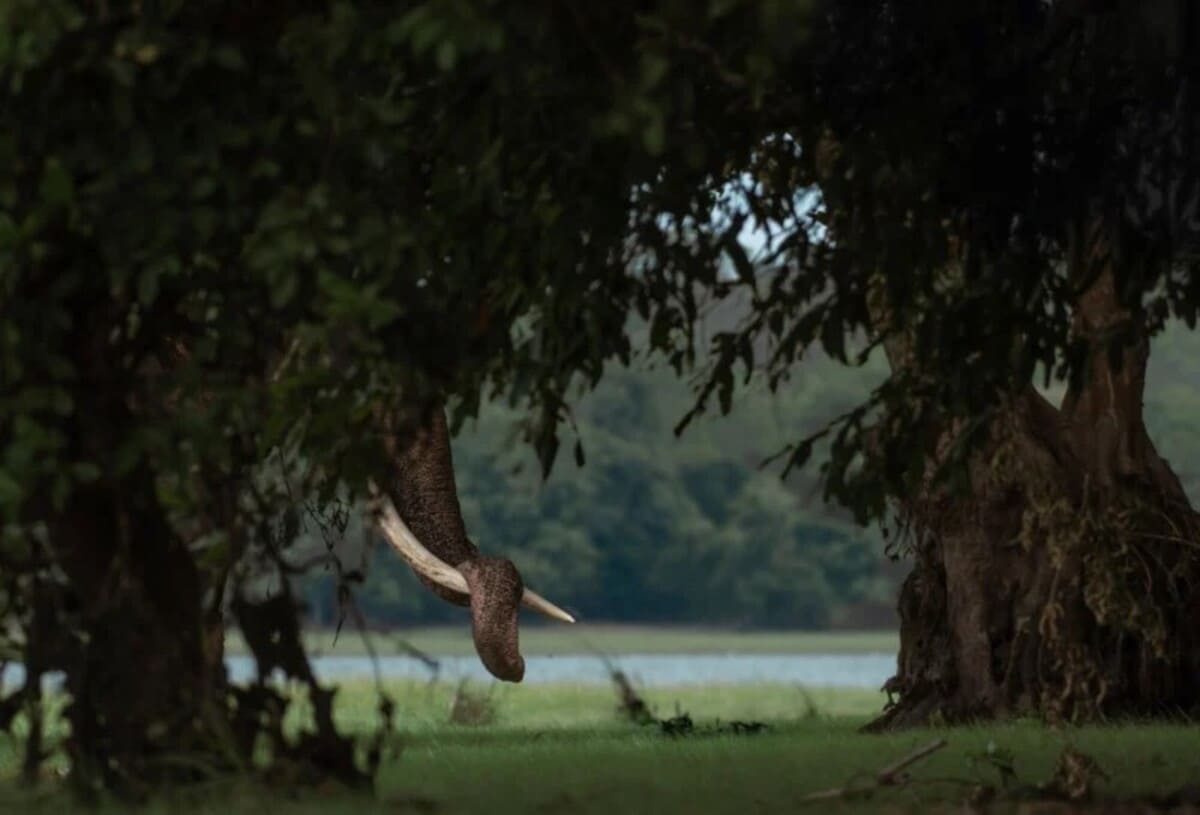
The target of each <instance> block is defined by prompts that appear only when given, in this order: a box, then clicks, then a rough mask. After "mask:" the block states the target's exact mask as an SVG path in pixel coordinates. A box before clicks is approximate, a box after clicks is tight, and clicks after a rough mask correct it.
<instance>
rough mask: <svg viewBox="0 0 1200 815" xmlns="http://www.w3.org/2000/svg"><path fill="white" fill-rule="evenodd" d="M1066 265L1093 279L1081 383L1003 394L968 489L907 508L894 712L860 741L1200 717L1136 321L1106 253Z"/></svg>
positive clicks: (1181, 532)
mask: <svg viewBox="0 0 1200 815" xmlns="http://www.w3.org/2000/svg"><path fill="white" fill-rule="evenodd" d="M1090 245H1091V246H1092V247H1095V246H1103V245H1104V244H1103V243H1102V242H1100V241H1095V240H1093V241H1092V242H1091V244H1090ZM1101 251H1106V250H1101ZM1074 265H1075V266H1076V269H1077V271H1076V275H1077V279H1082V275H1083V270H1085V269H1087V270H1093V271H1095V270H1097V269H1098V270H1099V273H1098V274H1096V275H1095V277H1094V279H1093V280H1091V282H1090V283H1089V284H1088V285H1087V286H1086V289H1085V290H1084V291H1083V293H1082V295H1081V296H1080V298H1079V300H1078V302H1077V307H1076V311H1075V317H1074V330H1075V332H1076V335H1077V336H1078V338H1079V339H1080V340H1082V341H1084V342H1086V344H1087V345H1086V348H1087V351H1086V353H1087V357H1086V372H1085V373H1086V375H1085V376H1084V377H1082V378H1081V379H1080V381H1078V382H1075V383H1072V384H1071V386H1070V387H1069V388H1068V390H1067V392H1066V395H1065V397H1064V399H1063V401H1062V404H1061V405H1060V406H1059V407H1058V408H1055V407H1054V406H1053V405H1051V404H1050V403H1049V402H1048V401H1047V400H1046V399H1045V398H1043V397H1042V396H1041V395H1040V394H1039V393H1037V391H1035V390H1034V389H1033V388H1032V387H1029V388H1028V389H1027V390H1026V391H1024V392H1023V393H1020V394H1018V395H1017V396H1015V397H1014V398H1013V399H1012V400H1011V401H1010V402H1009V403H1008V404H1007V405H1006V406H1005V408H1004V409H1003V410H1002V411H1001V412H1000V418H999V419H998V420H997V421H996V423H995V426H994V427H993V432H992V433H991V434H990V437H989V439H988V440H987V441H986V442H985V443H983V444H981V446H980V447H979V448H978V449H976V450H974V451H973V452H972V453H971V454H970V458H969V462H968V464H967V469H968V480H967V487H966V488H965V489H963V490H961V491H954V492H951V491H950V490H949V489H948V488H943V487H941V486H937V485H935V484H934V483H933V482H932V481H928V482H926V487H925V489H924V490H923V491H922V492H921V494H919V495H917V496H914V497H913V498H912V500H911V501H909V502H908V503H907V504H906V505H905V506H903V507H902V513H901V514H902V516H903V518H904V520H905V521H906V522H907V523H908V524H910V525H911V530H912V533H913V535H914V547H913V549H914V556H915V561H914V564H913V569H912V572H911V574H910V575H909V577H908V578H907V580H906V581H905V582H904V584H903V587H902V589H901V593H900V601H899V611H900V617H901V632H900V633H901V643H900V655H899V663H898V669H897V673H896V675H895V676H894V677H893V678H892V679H891V680H889V682H888V683H887V684H886V685H885V688H886V690H888V692H889V696H890V697H891V696H892V695H893V694H895V695H897V696H898V698H892V699H890V701H889V704H888V707H887V708H886V709H885V712H884V713H883V714H882V715H881V716H880V717H879V718H878V719H876V720H875V721H874V722H872V723H871V724H870V725H868V729H872V730H879V729H887V728H895V727H904V726H909V725H921V724H927V723H930V722H938V721H944V722H960V721H966V720H971V719H976V718H989V717H996V716H1007V715H1038V716H1042V717H1045V718H1048V719H1051V720H1064V719H1065V720H1082V719H1087V718H1093V717H1096V716H1100V715H1105V716H1121V715H1137V716H1163V715H1171V714H1178V713H1181V712H1195V711H1197V710H1200V682H1197V678H1198V677H1200V589H1198V581H1200V534H1198V533H1200V523H1198V519H1197V515H1196V513H1195V512H1194V511H1193V510H1192V508H1191V506H1190V504H1189V502H1188V498H1187V496H1186V494H1185V493H1184V490H1183V488H1182V486H1181V484H1180V482H1179V479H1178V478H1177V477H1176V476H1175V474H1174V472H1173V471H1172V470H1171V467H1170V465H1169V464H1168V463H1167V461H1166V460H1165V459H1164V458H1163V457H1162V456H1160V455H1159V453H1158V451H1157V450H1156V449H1155V447H1154V444H1153V443H1152V442H1151V440H1150V438H1149V435H1148V433H1147V432H1146V428H1145V424H1144V422H1143V416H1142V393H1143V389H1144V387H1145V375H1146V362H1147V358H1148V356H1149V341H1148V338H1147V334H1146V330H1145V326H1144V324H1143V322H1142V315H1141V314H1139V313H1138V312H1137V310H1136V309H1131V308H1129V307H1128V306H1126V305H1125V304H1122V303H1121V302H1120V298H1119V296H1118V292H1117V278H1116V275H1115V274H1114V268H1113V258H1112V256H1111V254H1105V255H1103V256H1092V257H1091V258H1076V259H1075V261H1074ZM1122 333H1123V334H1124V336H1125V337H1127V338H1131V339H1130V340H1129V341H1127V342H1126V343H1124V345H1123V347H1122V349H1121V351H1120V352H1116V350H1115V346H1114V345H1112V343H1111V342H1110V339H1111V338H1112V337H1114V336H1117V335H1119V334H1122ZM889 352H890V353H889V357H890V358H891V360H892V363H893V365H896V364H906V360H905V358H904V355H903V349H902V348H897V347H895V346H893V347H891V348H889ZM954 435H955V429H954V428H950V429H947V430H946V431H945V432H944V433H943V436H942V445H943V447H942V451H943V452H944V451H945V450H946V449H948V447H949V444H950V443H951V442H952V441H953V438H954ZM931 469H932V468H931Z"/></svg>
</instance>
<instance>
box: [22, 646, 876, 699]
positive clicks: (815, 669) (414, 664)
mask: <svg viewBox="0 0 1200 815" xmlns="http://www.w3.org/2000/svg"><path fill="white" fill-rule="evenodd" d="M225 663H226V665H227V666H228V667H229V675H230V678H231V679H232V680H233V681H235V682H239V683H240V682H246V681H249V680H250V679H252V678H253V677H254V674H255V668H254V660H253V659H252V658H251V657H248V656H231V657H228V658H227V659H226V660H225ZM614 663H615V664H616V665H617V666H618V667H620V668H621V669H622V670H624V671H625V672H626V673H627V674H628V675H629V676H630V678H631V679H633V680H634V681H635V682H638V683H640V684H642V685H644V686H647V687H655V686H665V685H739V684H754V683H760V682H784V683H789V684H800V685H808V686H812V687H829V688H869V689H871V690H875V689H877V688H879V687H880V686H881V685H882V684H883V683H884V682H885V681H886V680H887V679H888V677H890V676H891V675H892V674H893V673H895V670H896V655H895V654H888V653H876V654H794V655H793V654H630V655H627V656H623V657H616V658H615V659H614ZM377 665H378V670H379V672H380V674H381V675H382V676H383V677H384V678H386V679H402V678H408V679H431V678H434V671H432V670H431V669H430V667H429V666H427V665H425V664H424V663H422V662H420V661H419V660H416V659H413V658H411V657H406V656H383V657H380V658H379V661H378V663H377ZM313 668H314V670H315V671H316V673H317V676H319V677H320V678H321V679H324V680H339V679H358V678H370V677H372V676H373V675H374V671H375V670H376V666H375V664H373V663H372V662H371V660H370V659H369V658H368V657H365V656H319V657H316V658H314V659H313ZM22 674H23V672H22V671H21V667H20V666H19V665H12V666H9V668H8V670H7V671H5V672H4V674H3V680H4V683H5V684H10V683H19V682H21V681H22ZM437 678H440V679H448V680H458V679H475V680H479V681H490V680H491V676H490V675H489V674H488V673H487V671H486V670H484V668H483V666H482V665H481V664H480V663H479V659H478V658H477V657H475V656H474V655H472V656H457V657H441V658H439V659H438V670H437ZM608 681H609V679H608V671H607V667H606V665H605V663H604V661H603V660H601V659H599V658H597V657H596V656H593V655H591V654H562V655H558V656H530V657H526V658H525V682H526V683H527V684H533V685H536V684H544V683H551V682H557V683H575V684H601V685H602V684H607V683H608Z"/></svg>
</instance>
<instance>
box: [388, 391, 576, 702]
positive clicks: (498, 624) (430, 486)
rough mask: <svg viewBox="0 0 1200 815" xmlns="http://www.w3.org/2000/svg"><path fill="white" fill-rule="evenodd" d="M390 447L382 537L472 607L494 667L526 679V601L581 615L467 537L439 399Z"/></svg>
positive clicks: (444, 592)
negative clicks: (521, 613)
mask: <svg viewBox="0 0 1200 815" xmlns="http://www.w3.org/2000/svg"><path fill="white" fill-rule="evenodd" d="M400 439H403V440H404V441H403V443H401V442H400V441H399V440H400ZM388 452H389V454H390V456H391V460H392V462H393V463H394V469H393V471H392V473H391V477H390V478H389V479H388V481H387V482H386V483H383V484H380V485H378V486H375V488H374V491H375V496H374V498H375V512H376V520H377V523H378V524H379V528H380V530H381V531H382V532H383V535H384V537H385V538H386V539H387V541H388V543H390V544H391V546H392V547H393V548H394V549H395V550H396V551H397V552H398V553H399V554H400V556H401V557H403V558H404V560H405V561H407V562H408V565H409V566H410V567H412V570H413V571H414V572H415V573H416V574H417V576H418V577H419V578H420V579H421V581H422V582H423V583H424V584H425V585H426V586H427V587H429V588H430V589H431V590H432V591H434V592H435V593H436V594H437V595H438V596H440V597H441V598H442V599H444V600H447V601H449V602H451V603H454V604H456V605H461V606H468V607H469V608H470V609H471V634H472V637H473V638H474V641H475V650H476V651H477V652H478V654H479V658H480V659H481V660H482V661H483V664H484V666H485V667H486V668H487V669H488V671H490V672H491V673H492V675H494V676H496V677H497V678H499V679H503V680H507V681H509V682H520V681H521V679H522V678H523V677H524V675H525V660H524V659H523V658H522V657H521V651H520V646H519V635H518V629H517V613H518V609H519V608H520V606H522V605H524V606H526V607H528V608H531V609H533V610H534V611H538V612H540V613H542V614H544V615H546V616H547V617H552V618H554V619H556V620H561V621H563V622H568V623H573V622H575V619H574V618H573V617H572V616H571V615H570V614H568V613H567V612H565V611H563V610H562V609H561V608H559V607H558V606H556V605H554V604H553V603H551V602H549V601H548V600H546V599H545V598H543V597H541V596H540V595H538V594H537V593H535V592H534V591H532V590H530V589H527V588H525V586H524V583H523V582H522V581H521V575H520V573H519V572H518V571H517V568H516V567H515V566H514V565H513V564H512V562H511V561H509V560H507V559H505V558H497V557H488V556H487V555H483V554H481V553H480V551H479V549H478V547H476V546H475V544H474V543H472V542H471V540H470V539H469V538H468V537H467V532H466V525H465V524H464V523H463V518H462V511H461V509H460V508H459V504H458V493H457V490H456V488H455V483H454V462H453V459H452V458H451V453H450V433H449V429H448V427H447V425H446V416H445V412H444V411H443V409H442V408H441V407H440V406H438V407H436V408H435V409H433V410H432V411H431V412H430V413H429V414H428V418H427V420H426V421H424V422H422V423H420V425H419V428H418V429H417V430H416V432H415V433H412V432H410V433H405V434H400V433H394V434H392V436H391V438H390V439H389V442H388Z"/></svg>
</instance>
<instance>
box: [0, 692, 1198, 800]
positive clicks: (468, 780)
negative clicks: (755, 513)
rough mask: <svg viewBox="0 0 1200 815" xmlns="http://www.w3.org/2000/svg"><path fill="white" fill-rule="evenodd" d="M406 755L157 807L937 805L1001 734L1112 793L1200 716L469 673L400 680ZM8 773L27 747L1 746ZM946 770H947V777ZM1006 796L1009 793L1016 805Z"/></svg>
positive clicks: (1020, 768) (1019, 755)
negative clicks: (869, 724)
mask: <svg viewBox="0 0 1200 815" xmlns="http://www.w3.org/2000/svg"><path fill="white" fill-rule="evenodd" d="M386 687H387V690H388V692H389V693H390V694H391V695H392V696H393V697H394V698H395V700H396V702H397V706H398V711H397V713H398V722H399V724H400V727H401V732H400V733H399V734H398V735H397V740H396V748H397V752H398V755H395V756H393V757H392V758H391V759H390V760H389V761H388V762H387V764H386V766H385V768H384V770H383V772H382V773H381V776H380V779H379V788H378V790H377V795H376V796H375V797H374V798H366V797H354V796H350V795H346V794H343V793H338V792H336V791H334V790H304V791H297V792H296V793H295V794H294V795H292V796H288V795H285V794H281V793H280V792H279V791H277V790H272V791H267V790H263V789H259V788H255V787H254V786H252V785H250V784H248V783H245V782H231V781H224V782H221V783H219V784H214V785H213V786H210V787H207V788H204V789H201V790H196V791H193V792H191V793H189V794H188V795H187V796H184V797H175V798H172V799H164V800H162V801H159V802H157V803H155V804H154V805H152V806H151V807H149V808H148V809H147V810H143V811H145V812H148V813H155V814H156V815H157V813H162V815H168V813H171V815H174V814H175V813H181V814H182V815H202V814H206V813H212V815H270V814H271V813H279V815H308V814H309V813H312V814H313V815H315V814H316V813H324V814H332V813H347V815H367V813H371V814H372V815H373V814H374V813H402V812H417V813H420V812H437V813H471V812H483V813H490V814H491V815H502V814H503V813H509V812H512V813H555V812H563V813H575V812H581V813H593V812H594V813H626V812H656V813H657V812H698V813H724V812H729V813H746V812H781V811H793V812H794V811H805V812H813V813H824V812H847V813H849V812H877V811H897V809H898V810H900V811H904V810H909V811H924V809H925V808H926V807H930V806H934V805H937V804H946V805H951V804H953V805H956V806H957V805H958V804H959V803H960V802H961V801H962V800H963V799H964V797H965V796H966V795H967V794H968V792H969V790H970V787H971V785H973V784H979V783H987V784H995V783H996V782H997V780H998V778H999V775H998V773H997V771H996V770H995V769H994V768H993V767H991V766H990V765H988V764H986V763H983V762H981V761H980V757H982V756H983V755H984V754H985V751H987V750H988V747H989V745H992V747H993V749H994V750H995V751H998V753H1000V754H1002V753H1003V752H1004V751H1006V750H1007V751H1011V752H1012V754H1013V756H1014V757H1015V770H1016V773H1017V778H1018V781H1019V782H1022V783H1036V782H1041V781H1044V780H1046V779H1047V778H1049V777H1050V775H1051V773H1052V770H1053V767H1054V764H1055V761H1056V759H1057V757H1058V755H1059V753H1060V752H1061V750H1062V749H1063V747H1064V746H1065V745H1068V744H1071V745H1074V746H1075V747H1076V748H1077V749H1080V750H1082V751H1084V752H1086V753H1087V754H1089V755H1091V756H1092V757H1094V758H1095V759H1096V760H1097V761H1098V762H1099V764H1100V766H1101V767H1102V768H1103V769H1104V770H1105V771H1107V772H1108V773H1109V774H1110V776H1111V781H1110V782H1108V783H1107V784H1105V785H1101V787H1100V788H1099V790H1100V792H1101V793H1105V794H1121V795H1129V794H1143V793H1151V792H1155V791H1157V790H1160V789H1168V788H1175V787H1179V786H1181V785H1183V784H1184V783H1186V782H1189V781H1195V780H1196V779H1200V729H1197V728H1189V727H1182V726H1122V727H1115V726H1114V727H1089V728H1082V729H1074V730H1062V731H1055V730H1050V729H1047V728H1044V727H1041V726H1039V725H1037V724H1034V723H1031V722H1020V723H1015V724H1005V725H997V726H989V727H974V728H959V729H948V730H925V731H911V732H906V733H901V734H892V735H886V736H868V735H861V734H859V733H858V732H856V730H857V727H858V726H859V725H860V724H862V723H863V722H865V721H867V719H868V718H869V717H870V716H871V715H872V714H873V713H874V712H875V711H877V710H878V708H879V706H880V704H881V702H882V698H881V696H880V695H879V694H877V693H874V692H865V691H841V690H838V691H833V690H819V689H813V690H808V691H802V690H801V689H799V688H797V687H794V686H786V685H760V686H737V687H700V688H696V687H689V688H677V689H651V690H649V691H646V692H645V694H644V696H645V698H646V701H647V702H648V703H650V705H651V706H652V707H653V708H655V709H656V712H657V714H658V715H659V716H669V715H673V714H674V713H675V712H676V710H677V709H679V710H683V711H687V712H689V713H690V714H691V715H692V717H693V719H694V720H695V722H696V726H697V728H698V730H699V732H698V733H697V734H696V735H692V736H686V737H679V738H670V737H667V736H664V735H662V734H661V733H660V732H659V731H658V730H657V729H656V728H655V727H652V726H649V727H639V726H636V725H633V724H629V723H626V722H623V721H621V720H620V719H619V718H618V717H617V716H616V713H615V707H616V697H615V694H614V693H613V692H612V690H611V689H608V688H602V687H589V686H545V685H542V686H537V685H529V686H521V685H517V686H513V685H491V686H483V685H477V686H475V689H476V690H475V693H481V694H482V695H483V696H484V697H485V698H487V699H489V700H490V706H491V708H492V709H493V711H494V718H493V719H492V720H491V721H489V722H487V723H484V724H475V725H462V724H451V723H450V722H449V711H450V707H451V702H452V699H453V697H454V693H455V686H454V685H452V684H449V683H436V684H427V683H420V682H394V683H388V684H387V686H386ZM374 705H375V696H374V693H373V691H372V688H371V686H370V685H368V684H365V683H354V684H348V685H345V686H343V689H342V691H341V693H340V696H339V705H338V708H337V710H338V716H339V719H340V721H341V723H342V724H343V725H344V726H345V727H348V728H349V729H352V730H363V729H366V728H369V727H371V726H372V725H373V724H374V721H375V719H374V713H373V710H374ZM731 719H742V720H750V719H758V720H764V721H768V722H769V723H770V725H771V726H770V728H769V729H768V730H766V731H765V732H763V733H760V734H757V735H736V736H735V735H729V734H728V733H717V732H713V731H715V730H716V727H715V725H716V724H717V722H718V720H719V721H722V722H728V721H729V720H731ZM935 738H945V739H946V740H947V741H948V742H949V744H948V746H947V747H946V748H945V749H944V750H941V751H939V752H937V753H935V754H934V755H932V756H931V757H930V758H929V759H927V760H926V761H924V762H922V763H920V764H918V765H917V766H915V767H914V768H913V770H912V774H913V776H914V778H915V779H916V782H915V783H914V784H912V785H909V786H907V787H905V788H901V789H891V790H887V791H884V792H882V793H879V794H877V795H876V796H875V797H874V798H872V799H868V800H864V801H855V802H848V803H847V802H838V803H833V804H830V803H818V804H804V803H803V802H802V800H801V799H802V798H803V797H804V796H805V795H807V794H810V793H812V792H814V791H817V790H821V789H826V788H828V787H831V786H839V785H842V784H844V783H846V782H847V781H850V780H851V779H853V778H854V777H856V776H859V775H861V774H864V773H865V774H873V773H875V772H877V771H878V770H879V769H880V768H882V767H884V766H885V765H887V764H889V763H891V762H893V761H895V760H897V759H899V758H902V757H904V756H905V755H907V754H909V753H910V752H912V751H913V750H914V749H916V748H918V747H919V746H921V745H923V744H926V743H928V742H930V741H931V740H933V739H935ZM0 766H3V767H4V771H5V773H6V774H7V775H9V776H11V774H12V771H13V763H12V754H11V752H9V753H7V754H5V755H3V756H0ZM939 779H940V780H939ZM64 811H70V804H69V803H68V802H67V800H66V799H65V798H64V796H63V794H62V792H61V790H58V789H55V788H54V787H53V785H51V786H50V788H49V789H48V790H46V791H43V792H40V793H33V794H30V793H26V792H20V791H17V790H16V789H15V787H14V786H13V785H12V784H11V783H8V784H4V785H0V812H4V813H7V812H13V813H18V812H33V813H51V812H64ZM1001 811H1003V810H1001Z"/></svg>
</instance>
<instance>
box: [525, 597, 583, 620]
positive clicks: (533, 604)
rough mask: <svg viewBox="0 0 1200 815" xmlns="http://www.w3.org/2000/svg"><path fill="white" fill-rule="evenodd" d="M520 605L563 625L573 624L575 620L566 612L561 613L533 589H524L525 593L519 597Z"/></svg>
mask: <svg viewBox="0 0 1200 815" xmlns="http://www.w3.org/2000/svg"><path fill="white" fill-rule="evenodd" d="M521 605H523V606H525V607H526V608H531V609H533V610H534V611H536V612H537V613H538V614H544V615H546V616H547V617H550V618H551V619H554V620H559V621H560V622H564V623H573V622H575V618H574V617H572V616H571V615H570V614H568V613H567V612H565V611H563V610H562V609H561V608H559V607H558V606H556V605H554V603H551V602H550V601H549V600H547V599H546V598H545V597H543V596H542V595H540V594H538V593H537V592H536V591H534V590H533V589H525V593H524V594H522V595H521Z"/></svg>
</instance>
